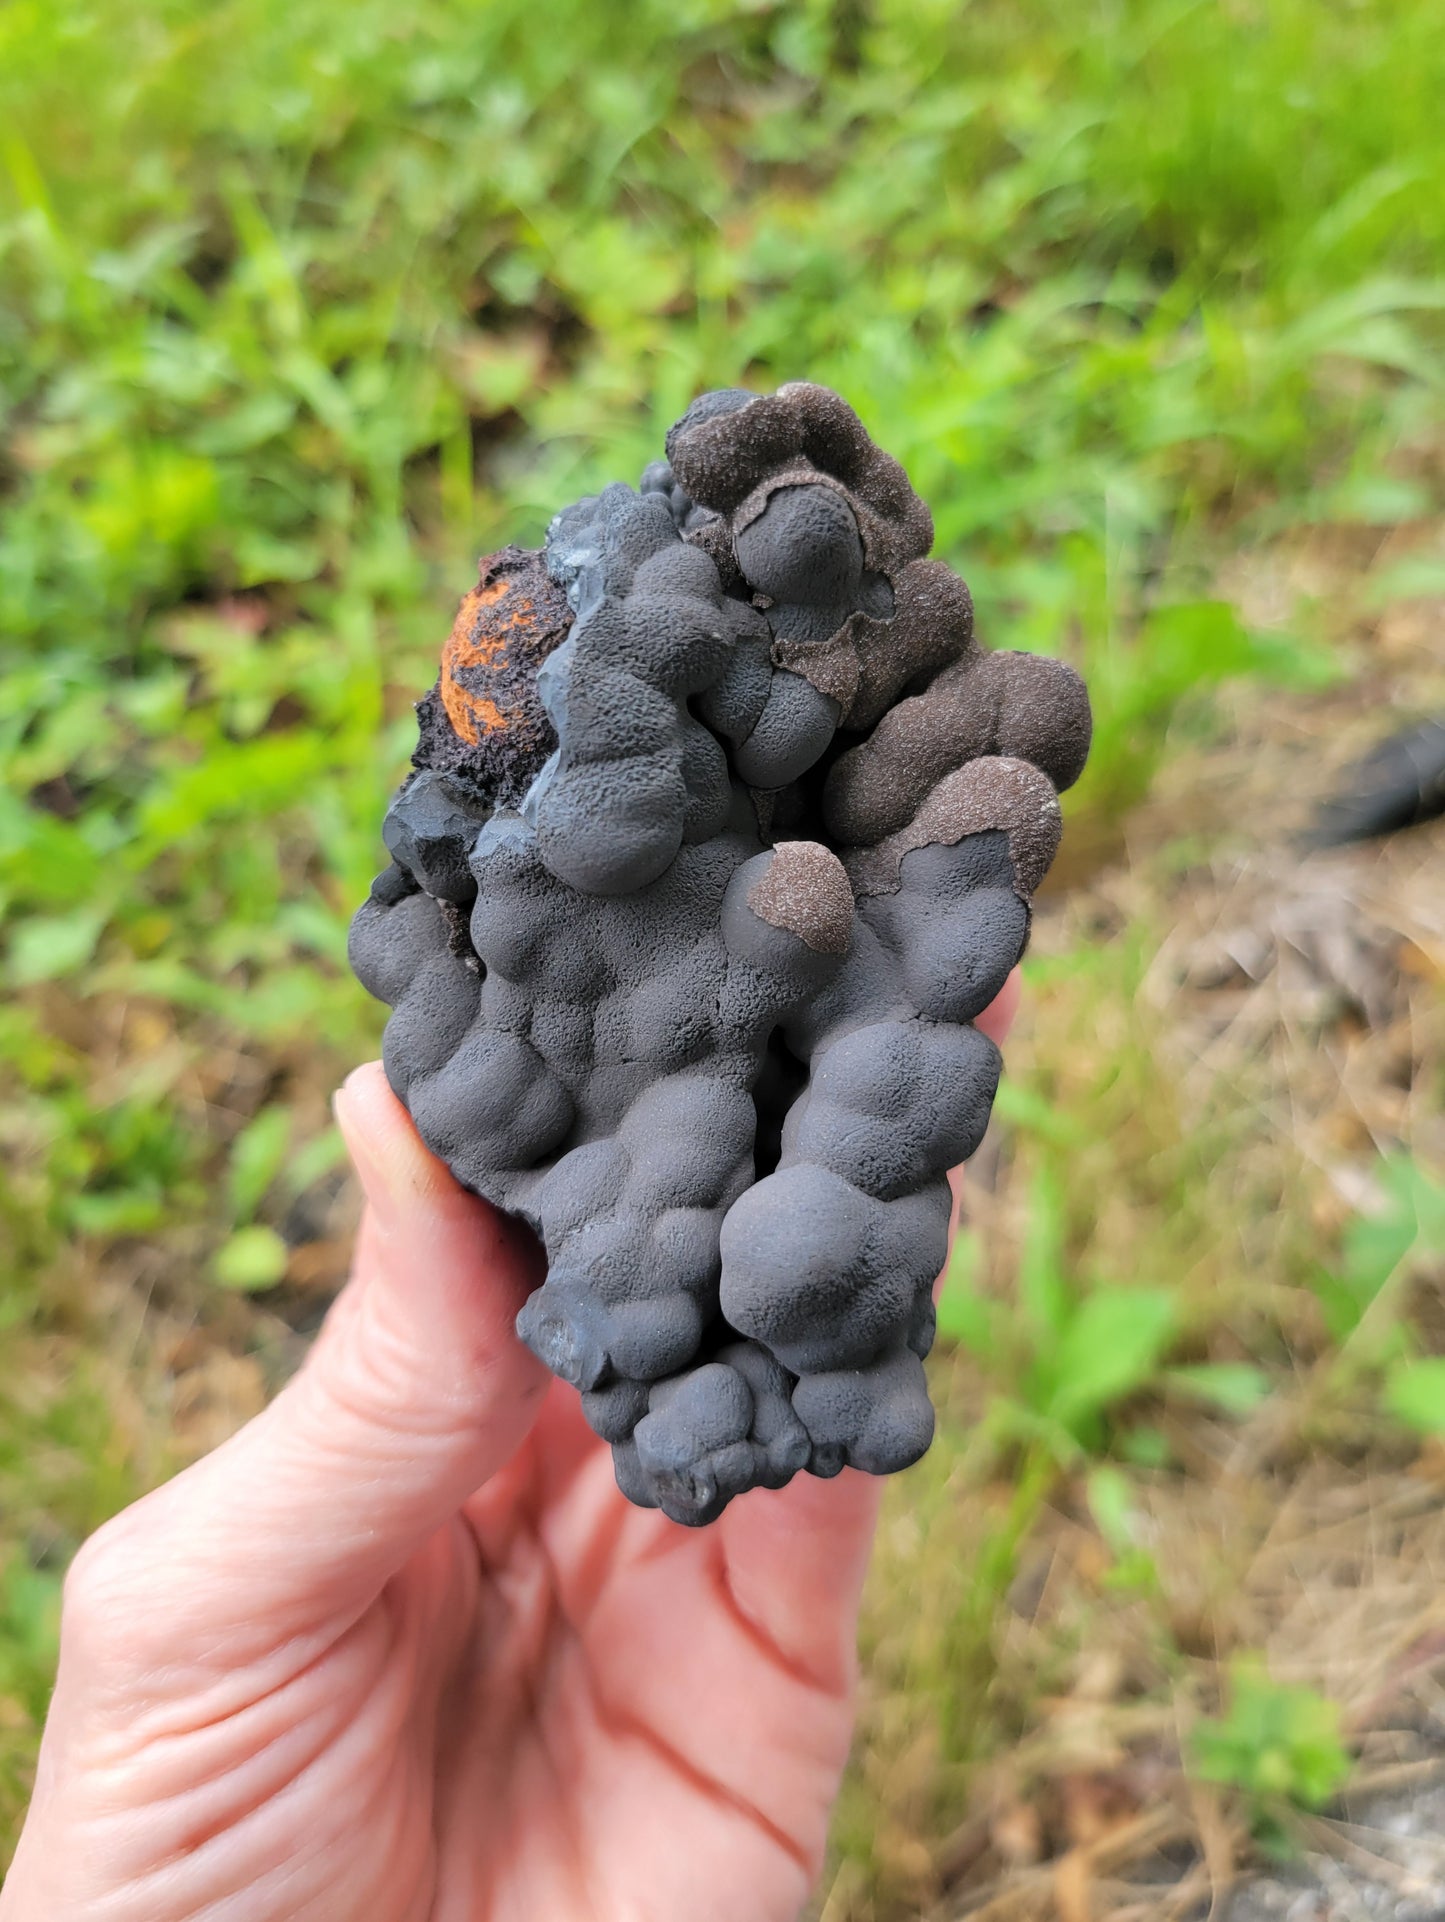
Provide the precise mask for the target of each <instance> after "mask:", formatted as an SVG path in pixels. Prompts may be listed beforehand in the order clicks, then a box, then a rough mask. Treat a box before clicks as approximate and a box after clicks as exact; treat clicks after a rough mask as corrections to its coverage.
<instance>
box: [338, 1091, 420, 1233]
mask: <svg viewBox="0 0 1445 1922" xmlns="http://www.w3.org/2000/svg"><path fill="white" fill-rule="evenodd" d="M362 1072H363V1071H362V1070H360V1069H358V1070H357V1071H356V1073H354V1074H351V1075H348V1076H347V1078H346V1080H345V1081H344V1082H343V1083H342V1085H341V1087H339V1088H338V1089H337V1091H336V1093H335V1095H334V1096H333V1097H332V1103H331V1107H332V1112H333V1114H334V1115H335V1116H336V1125H337V1127H338V1128H340V1130H341V1136H342V1139H343V1140H344V1141H345V1143H346V1152H347V1153H348V1154H349V1155H350V1156H351V1165H352V1166H353V1167H354V1168H355V1170H356V1178H357V1180H358V1181H359V1182H360V1183H361V1192H362V1194H363V1195H365V1197H366V1201H367V1205H368V1206H369V1207H370V1209H371V1211H372V1214H373V1215H374V1217H375V1218H376V1222H377V1225H378V1226H379V1227H381V1228H384V1229H390V1228H393V1227H395V1226H396V1224H397V1222H398V1220H399V1218H400V1216H401V1214H402V1210H403V1207H404V1205H405V1201H406V1196H407V1190H408V1187H409V1183H408V1181H407V1178H406V1171H405V1170H404V1169H403V1168H401V1167H400V1166H398V1165H397V1161H396V1157H395V1156H392V1155H388V1154H387V1153H386V1152H385V1151H384V1150H382V1149H379V1148H378V1147H377V1145H376V1143H375V1142H374V1140H373V1138H372V1133H371V1130H370V1128H369V1127H368V1125H367V1123H368V1118H369V1117H368V1108H369V1106H370V1103H369V1102H368V1100H367V1093H368V1084H367V1083H366V1082H364V1081H363V1082H360V1083H359V1084H358V1077H359V1076H360V1075H361V1073H362Z"/></svg>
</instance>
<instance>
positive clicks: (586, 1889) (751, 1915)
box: [324, 1389, 876, 1922]
mask: <svg viewBox="0 0 1445 1922" xmlns="http://www.w3.org/2000/svg"><path fill="white" fill-rule="evenodd" d="M853 1479H854V1478H852V1477H850V1478H849V1480H850V1483H851V1482H853ZM802 1492H803V1493H804V1494H805V1496H806V1497H807V1498H808V1500H809V1502H810V1503H811V1502H812V1500H813V1498H815V1497H816V1496H817V1495H818V1494H819V1493H820V1492H821V1491H820V1490H819V1489H818V1488H816V1487H814V1488H810V1489H806V1490H804V1491H802ZM875 1492H876V1491H875V1490H874V1489H873V1488H871V1487H869V1486H867V1485H865V1484H864V1483H863V1482H862V1480H861V1478H858V1480H857V1482H856V1485H853V1486H848V1487H846V1488H843V1487H839V1486H837V1485H834V1486H833V1488H832V1490H831V1494H832V1499H833V1503H834V1505H835V1507H836V1506H837V1505H838V1504H839V1502H840V1499H841V1505H842V1508H843V1510H845V1511H847V1515H848V1519H849V1520H850V1521H851V1522H852V1523H853V1525H854V1527H855V1529H856V1530H857V1532H858V1535H859V1538H860V1541H861V1540H866V1537H867V1534H868V1532H869V1526H870V1518H871V1512H872V1506H873V1502H874V1497H875ZM733 1513H734V1514H735V1515H736V1519H737V1522H738V1523H741V1522H742V1521H743V1519H744V1518H743V1515H742V1512H741V1510H738V1511H733ZM798 1519H799V1521H800V1522H801V1521H802V1519H803V1518H802V1517H801V1516H800V1517H799V1518H798ZM833 1519H834V1523H835V1525H837V1524H841V1523H842V1522H843V1520H844V1515H843V1514H842V1513H839V1514H837V1515H835V1517H834V1518H833ZM778 1522H779V1523H780V1522H781V1517H779V1518H778ZM803 1532H804V1534H806V1529H804V1531H803ZM790 1537H791V1530H790V1529H784V1528H782V1527H781V1526H778V1525H777V1524H776V1523H775V1524H774V1525H771V1526H766V1527H762V1528H760V1527H759V1525H758V1523H757V1522H756V1521H754V1520H753V1519H752V1518H749V1519H748V1522H747V1525H746V1526H745V1527H742V1528H739V1527H737V1526H736V1525H735V1526H734V1527H733V1528H732V1529H731V1530H730V1529H729V1526H728V1520H727V1519H726V1518H725V1520H724V1522H723V1523H721V1524H719V1525H717V1526H715V1527H714V1528H711V1529H707V1530H701V1531H698V1532H689V1531H684V1530H682V1529H679V1528H677V1527H675V1526H674V1525H673V1524H671V1523H669V1522H667V1521H666V1520H665V1519H663V1518H662V1517H660V1516H657V1515H652V1514H645V1513H643V1512H642V1511H640V1510H638V1509H635V1508H633V1507H632V1506H631V1505H630V1504H629V1503H627V1502H626V1501H625V1500H624V1499H623V1498H622V1497H621V1496H620V1495H619V1494H618V1492H617V1489H616V1486H615V1483H614V1482H613V1479H612V1471H611V1463H610V1460H609V1457H608V1453H607V1450H606V1448H605V1447H603V1446H602V1445H601V1444H600V1443H598V1442H597V1441H596V1439H595V1438H594V1437H593V1436H592V1435H591V1434H590V1433H589V1432H588V1431H587V1429H586V1427H585V1425H584V1424H583V1422H582V1420H581V1417H580V1412H579V1411H578V1408H577V1404H576V1401H575V1398H568V1397H567V1396H566V1391H565V1390H562V1389H554V1390H552V1391H551V1394H550V1396H549V1403H548V1407H547V1409H546V1410H545V1412H544V1414H543V1417H542V1421H541V1423H540V1424H539V1426H538V1429H537V1430H536V1431H534V1434H533V1436H532V1438H531V1440H530V1442H529V1444H528V1445H527V1447H526V1448H525V1449H524V1451H523V1453H522V1455H521V1456H520V1457H518V1458H517V1459H516V1460H515V1461H514V1462H513V1463H512V1464H511V1465H510V1466H509V1467H508V1469H507V1470H506V1471H504V1473H503V1475H502V1476H501V1477H499V1478H498V1480H497V1481H496V1482H494V1483H492V1484H490V1485H489V1486H488V1488H487V1489H485V1490H484V1491H483V1492H482V1494H480V1495H479V1496H477V1497H476V1498H475V1499H474V1500H473V1501H471V1502H469V1503H468V1504H467V1508H466V1510H465V1511H464V1514H463V1516H462V1517H461V1518H459V1520H458V1522H457V1523H456V1524H455V1526H454V1527H453V1528H452V1529H451V1530H448V1531H447V1532H446V1534H445V1535H444V1536H443V1537H441V1538H439V1539H438V1540H436V1541H435V1542H433V1543H432V1544H430V1545H429V1546H428V1548H427V1550H426V1551H425V1552H424V1553H423V1554H422V1555H420V1556H418V1558H417V1559H416V1561H415V1562H413V1563H412V1564H411V1565H410V1566H409V1567H408V1568H407V1569H406V1570H405V1571H403V1573H402V1575H401V1576H400V1577H398V1578H397V1580H396V1581H395V1582H394V1583H393V1584H392V1585H391V1587H390V1589H389V1591H388V1593H387V1595H386V1596H385V1597H384V1598H383V1602H382V1603H381V1604H380V1605H379V1606H380V1608H381V1609H382V1611H383V1612H384V1613H386V1614H387V1615H389V1616H390V1623H389V1624H388V1625H386V1626H377V1627H375V1628H371V1627H370V1625H368V1630H367V1632H369V1633H371V1634H374V1635H375V1636H376V1638H377V1643H378V1647H377V1652H376V1656H375V1657H374V1658H373V1659H374V1661H375V1666H374V1667H372V1668H369V1669H368V1670H367V1671H365V1672H364V1673H363V1675H362V1676H361V1677H360V1678H358V1679H359V1681H360V1688H359V1689H358V1690H357V1693H356V1695H355V1696H354V1697H353V1700H354V1702H355V1704H356V1707H354V1708H353V1710H352V1716H351V1720H352V1729H351V1731H349V1732H348V1739H349V1740H355V1739H356V1735H355V1733H354V1730H355V1727H356V1722H355V1716H356V1711H357V1708H360V1707H361V1706H362V1704H363V1702H364V1704H365V1712H366V1713H368V1714H375V1715H377V1716H378V1717H379V1718H380V1719H381V1721H382V1722H383V1723H384V1722H385V1721H386V1720H387V1717H388V1713H389V1706H388V1704H389V1699H390V1696H391V1695H392V1693H393V1692H394V1691H397V1690H399V1691H400V1694H401V1696H402V1698H403V1699H404V1700H405V1701H407V1702H408V1704H409V1713H408V1717H407V1724H406V1732H405V1737H404V1739H403V1740H402V1741H401V1742H399V1743H398V1744H397V1745H396V1748H395V1750H394V1752H393V1753H392V1754H391V1755H390V1756H388V1755H387V1754H385V1753H384V1752H382V1751H379V1750H378V1751H377V1752H375V1753H374V1754H373V1756H372V1758H371V1759H372V1762H373V1765H374V1766H376V1767H379V1768H380V1769H381V1770H382V1771H383V1772H384V1773H386V1774H387V1775H388V1776H389V1778H390V1780H389V1783H387V1782H383V1781H381V1780H374V1781H373V1782H372V1783H371V1784H370V1785H369V1787H368V1788H367V1789H365V1790H363V1791H362V1792H360V1793H358V1792H357V1789H358V1785H357V1784H355V1782H354V1779H352V1780H349V1781H348V1786H347V1791H346V1794H345V1796H344V1798H343V1799H341V1800H340V1801H339V1802H338V1804H337V1814H338V1816H341V1815H342V1814H343V1813H344V1814H345V1816H347V1817H348V1818H350V1817H355V1816H357V1815H358V1814H359V1813H361V1812H363V1811H364V1810H365V1809H366V1808H367V1807H368V1806H375V1805H376V1804H378V1803H383V1802H387V1801H391V1802H393V1804H394V1805H396V1804H404V1805H405V1808H406V1814H405V1817H404V1818H403V1820H402V1823H401V1826H402V1829H403V1832H404V1833H403V1840H402V1842H401V1844H398V1841H397V1839H396V1837H395V1835H393V1834H384V1835H375V1834H373V1833H371V1832H370V1831H369V1830H368V1829H367V1828H366V1827H365V1826H358V1827H353V1826H352V1823H351V1821H350V1820H347V1821H343V1822H341V1823H339V1826H338V1832H337V1834H336V1837H335V1843H334V1846H335V1849H336V1851H337V1858H338V1862H345V1863H346V1865H347V1870H348V1873H349V1874H350V1875H351V1876H353V1877H354V1881H355V1890H356V1893H355V1898H354V1906H353V1907H350V1908H348V1909H346V1910H345V1911H344V1912H343V1911H342V1910H339V1909H336V1908H328V1910H327V1911H326V1912H327V1913H328V1915H332V1914H334V1915H336V1916H338V1918H339V1917H340V1916H341V1915H342V1914H343V1913H344V1914H345V1915H346V1917H347V1918H348V1919H349V1918H350V1917H351V1916H355V1917H356V1918H357V1919H358V1922H360V1919H361V1918H363V1917H365V1918H367V1922H374V1919H375V1918H378V1917H383V1916H384V1917H385V1918H387V1919H388V1922H390V1918H392V1917H396V1918H397V1919H398V1922H400V1919H401V1918H404V1917H405V1918H410V1917H418V1918H421V1917H425V1918H428V1922H470V1919H471V1918H474V1917H478V1916H487V1917H494V1918H497V1922H503V1919H504V1918H511V1917H514V1916H515V1917H517V1918H529V1922H530V1919H531V1918H535V1917H539V1916H545V1917H548V1918H553V1917H555V1918H558V1919H559V1922H561V1919H562V1918H571V1917H578V1918H582V1917H585V1918H587V1919H588V1922H612V1918H617V1922H622V1918H627V1919H628V1922H634V1919H637V1922H641V1918H648V1922H651V1918H657V1922H672V1919H673V1918H675V1917H677V1916H679V1915H687V1916H689V1917H694V1918H698V1922H703V1918H716V1919H717V1922H725V1919H726V1922H731V1919H732V1918H734V1917H736V1918H737V1922H758V1919H759V1918H770V1917H777V1918H780V1922H781V1919H782V1918H791V1917H793V1916H795V1915H796V1914H797V1913H798V1912H799V1910H800V1909H801V1907H802V1905H803V1902H804V1900H805V1898H806V1895H807V1892H808V1889H809V1887H810V1886H811V1884H812V1882H813V1880H814V1878H815V1877H816V1874H817V1871H818V1867H819V1864H820V1861H821V1856H822V1849H823V1843H824V1839H825V1835H826V1829H827V1819H828V1811H829V1807H830V1805H831V1802H832V1799H833V1796H834V1794H835V1792H836V1790H837V1784H838V1778H839V1775H840V1773H841V1771H842V1767H843V1763H844V1760H845V1759H846V1755H847V1749H848V1740H849V1735H850V1732H851V1726H852V1708H851V1692H852V1689H851V1684H852V1672H851V1671H852V1661H851V1634H852V1618H853V1609H852V1595H851V1592H850V1590H851V1587H852V1585H851V1584H850V1583H849V1582H848V1581H847V1579H846V1574H845V1572H844V1571H843V1570H840V1569H839V1568H838V1566H837V1564H836V1562H834V1563H832V1564H831V1565H830V1567H831V1581H830V1583H829V1586H830V1587H832V1588H833V1590H834V1595H833V1598H832V1602H831V1611H830V1605H829V1599H828V1597H826V1596H825V1595H823V1594H822V1593H821V1592H820V1586H821V1585H820V1584H819V1583H818V1582H817V1580H816V1578H814V1579H812V1580H809V1579H808V1578H807V1577H806V1576H805V1578H804V1581H803V1584H802V1585H803V1589H804V1590H805V1592H806V1599H807V1601H808V1602H809V1603H810V1604H812V1605H813V1606H814V1607H816V1609H817V1610H818V1616H817V1617H816V1618H815V1619H814V1620H813V1621H812V1623H811V1627H808V1626H807V1625H806V1624H804V1623H803V1622H801V1621H798V1622H797V1623H796V1628H797V1630H798V1631H800V1632H798V1633H796V1635H794V1636H793V1637H792V1639H793V1640H795V1641H796V1642H797V1643H799V1644H800V1645H801V1646H800V1647H799V1648H794V1647H791V1646H789V1645H788V1643H787V1642H786V1641H784V1640H780V1639H778V1628H779V1625H778V1624H777V1623H776V1622H773V1623H770V1622H768V1621H766V1620H762V1619H759V1618H757V1617H755V1616H754V1615H753V1614H752V1613H751V1612H750V1610H749V1604H748V1601H747V1600H746V1599H745V1595H746V1591H745V1589H744V1588H743V1587H742V1586H741V1584H742V1583H745V1582H748V1581H749V1580H750V1579H751V1573H750V1571H749V1564H748V1558H749V1556H751V1557H752V1559H753V1561H754V1562H757V1558H758V1556H761V1557H762V1558H763V1559H764V1561H770V1560H771V1558H772V1557H773V1556H774V1555H776V1554H778V1553H780V1552H781V1553H786V1552H787V1543H788V1541H789V1539H790ZM739 1551H741V1553H742V1556H743V1558H744V1561H743V1570H742V1573H741V1575H740V1576H738V1569H737V1565H736V1564H737V1556H738V1553H739ZM860 1553H861V1550H860ZM762 1568H763V1564H762V1563H760V1562H758V1563H757V1567H756V1569H755V1570H754V1571H752V1572H756V1573H759V1574H760V1573H762ZM768 1573H769V1575H771V1573H772V1570H771V1568H769V1569H768ZM860 1573H861V1570H860ZM735 1576H738V1579H737V1580H735ZM840 1577H842V1578H843V1579H842V1580H841V1581H840V1579H839V1578H840ZM830 1612H831V1618H832V1619H831V1620H830V1619H829V1616H830ZM805 1629H806V1632H802V1631H804V1630H805ZM786 1632H787V1631H786V1629H785V1630H784V1633H785V1634H786ZM358 1850H363V1851H365V1856H366V1859H365V1860H362V1859H361V1858H360V1857H359V1856H358V1855H357V1851H358ZM324 1875H325V1876H326V1878H327V1879H328V1880H329V1878H330V1875H331V1870H330V1869H329V1868H325V1869H324ZM332 1886H333V1888H334V1886H335V1885H334V1883H333V1884H332ZM382 1888H385V1889H386V1895H385V1897H384V1898H383V1897H381V1896H380V1894H379V1891H380V1890H381V1889H382Z"/></svg>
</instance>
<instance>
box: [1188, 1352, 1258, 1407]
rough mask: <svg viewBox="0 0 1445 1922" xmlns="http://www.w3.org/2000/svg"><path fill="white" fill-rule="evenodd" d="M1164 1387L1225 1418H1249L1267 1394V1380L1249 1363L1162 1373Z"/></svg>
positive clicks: (1206, 1364) (1216, 1363)
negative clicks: (1204, 1405)
mask: <svg viewBox="0 0 1445 1922" xmlns="http://www.w3.org/2000/svg"><path fill="white" fill-rule="evenodd" d="M1164 1383H1165V1386H1166V1387H1167V1388H1170V1389H1173V1390H1174V1391H1175V1392H1176V1393H1178V1394H1181V1395H1187V1396H1188V1397H1189V1398H1190V1399H1191V1400H1193V1401H1202V1402H1207V1403H1210V1404H1211V1405H1212V1406H1214V1407H1215V1408H1220V1409H1223V1411H1224V1413H1225V1414H1226V1415H1248V1414H1249V1413H1250V1412H1251V1411H1252V1410H1253V1409H1256V1408H1258V1406H1259V1404H1260V1403H1261V1402H1262V1401H1264V1400H1265V1398H1266V1397H1267V1396H1268V1394H1269V1390H1270V1381H1269V1376H1268V1375H1267V1374H1266V1373H1265V1372H1264V1370H1263V1369H1262V1368H1255V1367H1252V1366H1251V1365H1250V1363H1248V1362H1242V1361H1241V1362H1232V1361H1207V1362H1191V1363H1186V1364H1184V1365H1183V1366H1181V1367H1177V1368H1170V1369H1168V1370H1167V1371H1166V1372H1165V1376H1164Z"/></svg>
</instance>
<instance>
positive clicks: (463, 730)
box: [412, 547, 573, 806]
mask: <svg viewBox="0 0 1445 1922" xmlns="http://www.w3.org/2000/svg"><path fill="white" fill-rule="evenodd" d="M572 621H573V614H572V609H571V608H570V607H569V606H568V604H567V596H566V594H565V593H564V592H563V590H562V589H561V588H560V587H559V586H558V585H557V583H556V582H555V581H554V580H553V579H552V578H551V576H550V575H549V574H548V572H547V566H546V560H545V558H544V556H543V555H542V553H541V552H540V551H533V550H528V549H526V548H521V547H504V548H503V549H502V550H501V552H500V553H497V554H489V555H488V556H487V558H486V559H485V560H484V561H483V562H482V563H481V568H480V571H479V575H478V579H477V584H476V586H475V587H474V588H472V590H471V592H470V593H468V594H467V595H466V596H465V598H464V599H463V601H462V604H461V606H460V607H459V608H458V609H457V617H456V620H455V621H454V622H453V623H452V631H451V633H450V634H449V635H448V636H447V640H446V644H445V646H444V647H443V648H442V658H441V673H440V674H439V675H438V677H437V682H436V686H435V687H433V688H432V690H431V692H430V693H429V694H427V695H426V696H425V698H424V699H423V700H421V701H419V702H418V703H417V720H418V723H419V726H420V739H419V741H418V743H417V750H416V753H415V754H414V755H413V756H412V763H413V765H414V766H415V767H418V768H436V769H438V770H439V771H442V772H445V773H448V774H455V775H460V776H461V777H462V778H463V779H464V780H466V781H467V782H468V784H469V785H471V786H474V787H475V788H476V789H477V790H478V792H479V793H482V794H485V795H486V797H487V798H488V800H490V801H491V802H492V804H493V805H494V806H506V805H508V804H510V803H513V802H515V801H517V800H519V799H520V798H521V796H522V795H523V794H524V793H525V792H526V790H527V788H528V786H529V785H530V784H531V782H532V780H533V778H534V776H535V775H536V774H537V772H538V771H539V769H540V768H541V767H542V764H543V763H544V762H545V760H546V759H547V756H548V755H549V754H550V753H551V752H552V750H553V749H554V748H555V747H556V745H557V735H556V732H555V730H554V728H553V726H552V723H551V722H550V721H549V720H548V718H547V713H546V710H545V708H544V707H543V706H542V702H541V698H540V696H539V695H538V693H537V670H538V669H539V668H540V667H541V665H542V663H543V662H544V661H545V660H546V658H547V656H548V655H549V654H551V653H553V652H554V650H555V649H556V648H558V647H559V646H560V645H561V643H562V642H563V641H564V640H565V639H566V638H567V634H568V632H569V630H570V628H571V626H572Z"/></svg>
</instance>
